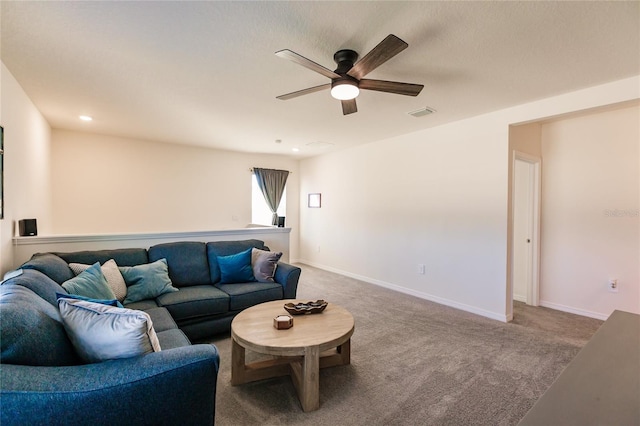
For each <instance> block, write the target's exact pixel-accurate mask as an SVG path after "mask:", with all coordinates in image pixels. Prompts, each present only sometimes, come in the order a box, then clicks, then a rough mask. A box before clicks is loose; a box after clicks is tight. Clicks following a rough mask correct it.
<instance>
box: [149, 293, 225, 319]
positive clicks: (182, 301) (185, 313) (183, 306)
mask: <svg viewBox="0 0 640 426" xmlns="http://www.w3.org/2000/svg"><path fill="white" fill-rule="evenodd" d="M156 300H157V302H158V304H159V305H160V306H164V307H165V308H167V309H168V310H169V312H170V313H171V316H172V317H173V319H175V320H176V321H177V322H178V323H180V321H183V320H187V319H191V318H198V317H207V316H212V315H217V314H224V313H227V312H229V295H228V294H227V293H225V292H224V291H221V290H220V289H217V288H215V287H214V286H212V285H196V286H189V287H183V288H181V289H180V291H178V292H176V293H167V294H163V295H162V296H160V297H158V298H157V299H156Z"/></svg>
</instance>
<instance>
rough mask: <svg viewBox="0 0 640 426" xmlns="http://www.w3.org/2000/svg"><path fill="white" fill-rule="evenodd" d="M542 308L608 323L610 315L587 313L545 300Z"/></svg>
mask: <svg viewBox="0 0 640 426" xmlns="http://www.w3.org/2000/svg"><path fill="white" fill-rule="evenodd" d="M540 306H544V307H545V308H549V309H555V310H556V311H562V312H569V313H570V314H576V315H582V316H583V317H589V318H595V319H599V320H602V321H606V320H607V318H609V315H606V314H601V313H599V312H591V311H586V310H584V309H579V308H573V307H571V306H565V305H561V304H559V303H553V302H547V301H545V300H541V301H540Z"/></svg>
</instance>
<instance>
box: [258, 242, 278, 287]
mask: <svg viewBox="0 0 640 426" xmlns="http://www.w3.org/2000/svg"><path fill="white" fill-rule="evenodd" d="M281 257H282V253H281V252H278V253H276V252H273V251H266V250H259V249H256V248H254V249H251V267H252V268H253V277H254V278H255V280H256V281H258V282H261V283H273V282H275V280H274V279H273V277H274V275H275V274H276V267H277V266H278V261H279V260H280V258H281Z"/></svg>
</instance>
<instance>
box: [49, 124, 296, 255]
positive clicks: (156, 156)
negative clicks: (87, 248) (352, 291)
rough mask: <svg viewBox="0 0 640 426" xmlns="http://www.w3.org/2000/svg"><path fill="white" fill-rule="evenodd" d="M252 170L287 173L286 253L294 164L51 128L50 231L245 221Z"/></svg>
mask: <svg viewBox="0 0 640 426" xmlns="http://www.w3.org/2000/svg"><path fill="white" fill-rule="evenodd" d="M252 167H265V168H278V169H285V170H289V171H292V172H293V173H292V174H291V175H290V176H289V179H288V181H287V197H288V200H287V226H288V227H291V228H292V232H291V255H292V256H293V257H295V256H296V253H297V240H298V211H297V210H298V209H297V206H298V204H299V201H298V192H299V191H298V176H299V173H298V160H296V159H292V158H288V157H282V156H270V155H258V154H244V153H237V152H228V151H220V150H214V149H207V148H198V147H189V146H182V145H171V144H164V143H157V142H149V141H142V140H135V139H127V138H119V137H111V136H104V135H96V134H91V133H80V132H72V131H66V130H54V131H53V133H52V176H53V179H52V182H53V184H52V187H53V193H54V194H55V196H54V199H53V225H54V226H53V232H54V233H55V234H58V235H65V234H95V233H137V232H144V233H147V232H181V231H206V230H220V229H232V228H242V227H245V226H246V225H247V224H249V223H250V222H251V173H250V171H249V169H250V168H252Z"/></svg>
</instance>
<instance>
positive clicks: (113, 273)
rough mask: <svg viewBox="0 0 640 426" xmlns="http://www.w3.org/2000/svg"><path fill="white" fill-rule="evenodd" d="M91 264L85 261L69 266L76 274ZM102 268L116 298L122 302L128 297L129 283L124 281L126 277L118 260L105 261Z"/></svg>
mask: <svg viewBox="0 0 640 426" xmlns="http://www.w3.org/2000/svg"><path fill="white" fill-rule="evenodd" d="M90 266H91V265H85V264H83V263H70V264H69V268H71V270H72V271H73V273H74V274H76V275H78V274H79V273H81V272H82V271H84V270H85V269H87V268H89V267H90ZM100 270H102V275H104V277H105V278H106V279H107V284H109V287H110V288H111V291H113V294H115V295H116V299H118V301H119V302H122V301H123V300H124V299H125V297H127V284H126V283H125V282H124V278H123V277H122V274H121V273H120V270H119V269H118V265H117V264H116V261H115V260H113V259H109V260H107V261H106V262H104V265H100Z"/></svg>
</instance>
